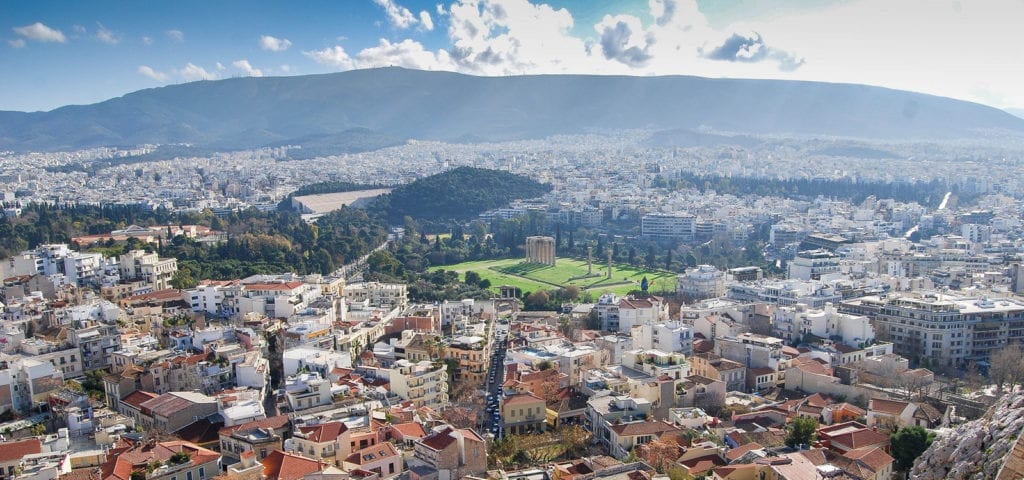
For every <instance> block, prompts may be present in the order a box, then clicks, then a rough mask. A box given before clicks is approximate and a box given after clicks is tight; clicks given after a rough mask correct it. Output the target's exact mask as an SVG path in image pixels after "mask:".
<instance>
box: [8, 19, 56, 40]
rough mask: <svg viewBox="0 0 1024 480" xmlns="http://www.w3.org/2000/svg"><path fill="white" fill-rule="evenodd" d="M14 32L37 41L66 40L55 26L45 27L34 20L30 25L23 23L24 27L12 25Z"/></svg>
mask: <svg viewBox="0 0 1024 480" xmlns="http://www.w3.org/2000/svg"><path fill="white" fill-rule="evenodd" d="M13 30H14V33H17V34H18V35H21V36H22V37H25V38H27V39H29V40H35V41H37V42H57V43H64V42H67V41H68V39H67V37H65V36H64V33H62V32H61V31H60V30H57V29H55V28H50V27H47V26H46V25H43V24H42V22H36V23H33V24H32V25H25V26H24V27H14V29H13Z"/></svg>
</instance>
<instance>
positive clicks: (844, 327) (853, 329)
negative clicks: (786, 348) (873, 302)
mask: <svg viewBox="0 0 1024 480" xmlns="http://www.w3.org/2000/svg"><path fill="white" fill-rule="evenodd" d="M772 332H773V334H774V335H775V336H777V337H779V338H783V339H786V340H789V341H799V340H800V339H802V338H803V337H804V336H805V335H807V334H810V335H814V336H816V337H819V338H822V339H826V340H832V341H835V342H838V343H843V344H846V345H849V346H851V347H856V346H858V345H861V344H869V343H871V342H873V341H874V339H875V329H874V327H872V326H871V319H870V318H868V317H866V316H863V315H850V314H847V313H840V312H839V310H838V309H836V307H834V306H832V305H825V307H824V308H821V309H815V308H808V307H807V305H802V304H797V305H792V306H786V307H778V308H776V309H775V315H774V318H773V319H772Z"/></svg>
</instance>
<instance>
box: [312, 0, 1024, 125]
mask: <svg viewBox="0 0 1024 480" xmlns="http://www.w3.org/2000/svg"><path fill="white" fill-rule="evenodd" d="M375 1H376V2H377V3H378V4H379V5H381V6H383V7H384V8H385V11H386V12H389V15H388V18H389V19H390V20H391V21H392V23H393V24H394V25H395V26H396V27H399V28H408V27H409V26H416V25H417V24H419V26H420V28H424V29H426V27H427V25H425V22H424V21H422V19H417V18H416V17H415V16H413V15H412V13H411V12H409V13H408V14H407V15H406V14H405V13H403V8H402V7H400V6H399V5H397V4H395V3H394V2H393V1H391V0H375ZM535 1H537V2H538V3H533V2H531V1H528V0H452V3H451V4H450V5H449V6H447V7H445V5H437V6H436V15H437V16H432V18H431V21H433V20H434V19H436V18H440V17H446V26H447V36H448V46H446V47H443V48H441V49H439V50H433V51H431V50H428V49H426V48H425V47H424V46H423V45H422V44H420V43H418V42H416V41H414V40H411V39H403V38H397V39H395V38H388V39H385V40H380V41H379V43H378V44H377V45H374V46H372V47H370V48H367V49H364V50H362V51H352V52H347V51H346V50H345V49H344V48H342V47H341V46H333V47H329V48H325V49H323V50H313V51H308V52H304V54H305V55H306V56H308V57H309V58H311V59H313V60H315V61H317V62H319V63H321V64H324V65H328V66H330V67H332V68H336V69H340V70H348V69H352V68H365V67H369V66H381V65H403V66H411V67H412V66H415V67H416V68H429V69H445V70H454V71H460V72H465V73H471V74H477V75H509V74H538V73H597V74H632V75H673V74H688V75H700V76H706V77H742V78H779V79H799V80H815V81H827V82H852V83H864V84H869V85H880V86H886V87H891V88H900V89H907V90H914V91H922V92H925V93H932V94H936V95H942V96H951V97H955V98H962V99H967V100H973V101H979V102H983V103H988V104H993V105H996V106H1000V107H1013V106H1016V107H1024V89H1021V88H1020V85H1024V70H1022V69H1021V68H1020V67H1019V66H1020V65H1024V49H1021V48H1020V47H1019V45H1018V44H1017V43H1015V42H1012V41H1007V38H1009V37H1007V35H1009V34H1010V33H1009V32H1016V31H1017V30H1019V25H1022V24H1024V1H1021V0H990V1H987V2H955V3H956V5H959V7H957V6H956V5H952V4H950V5H947V4H942V5H940V4H936V3H934V2H933V1H932V0H904V1H900V2H893V1H891V0H859V1H857V2H835V3H832V4H829V5H826V6H818V7H813V8H802V9H801V8H789V9H784V10H779V11H775V12H772V14H770V15H769V14H761V15H757V16H753V17H751V18H750V19H748V20H745V21H742V22H741V21H734V22H732V23H731V24H728V23H726V22H725V21H723V20H722V19H721V18H716V19H715V22H714V23H712V22H709V20H708V18H707V17H706V16H705V14H704V13H703V12H702V11H701V10H700V9H699V8H698V6H697V0H648V10H649V12H648V13H649V15H650V18H651V19H652V20H650V21H640V20H639V19H640V18H643V17H644V15H640V14H638V13H637V12H625V11H619V12H616V11H614V10H615V9H614V7H613V8H612V9H611V11H609V12H608V13H609V15H607V16H605V17H604V18H602V19H601V20H600V21H598V22H597V23H596V24H595V25H593V26H592V27H593V31H594V32H595V34H594V35H593V37H592V38H588V39H582V38H578V37H576V36H575V35H574V34H573V32H576V31H580V30H584V31H590V30H589V29H579V28H574V27H575V22H576V20H575V19H574V18H573V16H572V14H571V13H570V12H569V11H568V10H566V9H564V8H555V7H552V6H550V5H548V4H545V3H543V2H544V1H545V0H535ZM611 3H612V4H614V2H611ZM623 10H624V9H623ZM392 13H393V14H394V15H392ZM431 13H434V12H431ZM339 41H340V40H339ZM935 79H942V81H941V82H938V81H935Z"/></svg>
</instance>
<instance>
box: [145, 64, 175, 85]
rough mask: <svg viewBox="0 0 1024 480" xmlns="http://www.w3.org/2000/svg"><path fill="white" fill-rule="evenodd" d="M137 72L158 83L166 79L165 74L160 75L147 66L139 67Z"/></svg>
mask: <svg viewBox="0 0 1024 480" xmlns="http://www.w3.org/2000/svg"><path fill="white" fill-rule="evenodd" d="M137 71H138V72H139V73H141V74H142V75H144V76H146V77H149V78H151V79H153V80H156V81H158V82H166V81H167V78H168V77H167V74H166V73H161V72H158V71H156V70H153V67H150V66H149V65H139V68H138V70H137Z"/></svg>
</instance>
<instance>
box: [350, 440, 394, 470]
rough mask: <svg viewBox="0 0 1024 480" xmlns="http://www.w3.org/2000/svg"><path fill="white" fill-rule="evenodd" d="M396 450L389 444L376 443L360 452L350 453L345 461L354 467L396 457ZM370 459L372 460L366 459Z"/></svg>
mask: <svg viewBox="0 0 1024 480" xmlns="http://www.w3.org/2000/svg"><path fill="white" fill-rule="evenodd" d="M397 456H399V455H398V450H397V449H395V446H394V445H392V444H391V443H390V442H384V443H378V444H376V445H371V446H369V447H366V448H364V449H362V450H357V451H355V452H352V454H351V455H349V456H348V458H346V459H345V461H346V462H348V463H354V464H356V465H362V464H364V463H370V462H373V461H377V460H380V459H381V458H389V457H397ZM367 457H372V458H367Z"/></svg>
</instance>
